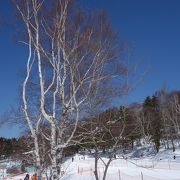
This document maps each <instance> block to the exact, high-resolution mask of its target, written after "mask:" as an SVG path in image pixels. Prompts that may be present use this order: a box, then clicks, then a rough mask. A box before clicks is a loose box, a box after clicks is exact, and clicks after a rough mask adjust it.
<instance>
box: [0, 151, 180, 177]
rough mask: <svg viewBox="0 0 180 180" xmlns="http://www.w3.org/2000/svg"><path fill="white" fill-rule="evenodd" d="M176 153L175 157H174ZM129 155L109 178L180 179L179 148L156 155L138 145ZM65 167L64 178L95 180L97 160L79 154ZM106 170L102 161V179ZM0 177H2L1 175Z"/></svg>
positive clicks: (115, 164) (113, 168)
mask: <svg viewBox="0 0 180 180" xmlns="http://www.w3.org/2000/svg"><path fill="white" fill-rule="evenodd" d="M142 153H143V157H142ZM174 155H175V156H176V159H174ZM137 156H138V158H137ZM126 157H127V160H126V159H123V158H122V157H121V156H120V155H119V156H118V155H117V159H116V160H114V161H113V162H112V163H111V165H110V167H109V169H108V174H107V180H116V179H117V180H142V179H143V180H180V150H176V152H174V153H173V152H172V150H161V151H160V152H159V153H158V154H157V155H155V156H154V152H153V149H151V148H146V149H143V148H139V149H138V148H137V149H136V151H133V152H131V153H127V154H126ZM103 160H104V161H107V158H105V157H104V158H103ZM10 164H13V163H12V162H11V163H7V164H6V165H7V166H10ZM3 165H5V163H3ZM0 167H2V166H0ZM1 170H2V169H1ZM5 170H6V169H5ZM63 170H64V176H63V177H62V180H94V179H95V178H94V174H93V171H94V159H93V157H91V156H88V155H81V154H76V155H75V156H74V161H73V162H72V158H69V159H67V160H66V162H65V163H64V164H63ZM103 171H104V165H103V163H102V162H99V164H98V174H99V175H100V179H102V175H103ZM0 173H1V171H0ZM25 175H26V174H20V175H18V176H14V177H7V178H5V180H20V179H24V177H25ZM30 175H32V174H30ZM5 176H6V174H5ZM0 179H3V178H2V176H0Z"/></svg>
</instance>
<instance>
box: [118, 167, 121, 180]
mask: <svg viewBox="0 0 180 180" xmlns="http://www.w3.org/2000/svg"><path fill="white" fill-rule="evenodd" d="M118 173H119V180H121V172H120V169H118Z"/></svg>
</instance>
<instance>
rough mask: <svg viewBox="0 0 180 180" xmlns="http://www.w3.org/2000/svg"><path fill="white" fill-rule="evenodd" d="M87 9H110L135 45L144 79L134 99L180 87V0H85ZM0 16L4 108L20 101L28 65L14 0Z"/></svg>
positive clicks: (0, 108) (0, 8)
mask: <svg viewBox="0 0 180 180" xmlns="http://www.w3.org/2000/svg"><path fill="white" fill-rule="evenodd" d="M81 4H82V5H83V6H85V7H86V8H87V9H99V8H100V9H105V10H106V11H107V13H108V15H109V17H110V19H111V20H112V23H113V26H114V28H115V29H117V30H118V31H119V32H120V35H121V37H122V38H123V39H124V40H126V41H127V42H128V43H129V44H136V48H135V49H134V56H133V58H132V59H133V61H134V63H135V64H136V63H140V66H139V70H138V72H139V76H141V73H143V72H144V71H148V74H147V75H146V76H145V78H144V80H143V81H142V82H141V83H140V84H139V85H138V87H137V88H136V89H135V90H134V91H133V92H132V93H131V95H130V97H129V101H131V102H132V101H138V102H142V101H143V99H144V98H145V97H146V96H148V95H152V94H153V93H154V92H155V91H156V90H158V89H160V88H161V87H162V86H163V85H164V84H166V86H167V87H168V88H169V89H170V90H173V89H180V1H179V0H81ZM0 17H3V18H4V19H5V21H7V22H8V25H7V26H2V27H0V84H1V86H0V113H2V112H4V111H6V110H7V109H8V107H9V106H11V105H12V106H15V105H16V104H17V100H18V89H19V87H20V84H21V78H20V72H21V71H22V70H23V68H24V67H25V60H26V53H25V48H24V46H23V45H22V44H20V43H17V42H15V41H14V40H13V33H14V31H15V29H14V28H13V26H11V25H10V24H11V21H12V18H13V9H12V5H11V2H10V0H1V1H0ZM18 132H19V130H18V129H17V128H12V129H11V128H9V127H8V128H7V127H2V128H0V136H7V137H12V136H17V135H18Z"/></svg>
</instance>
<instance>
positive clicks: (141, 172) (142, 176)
mask: <svg viewBox="0 0 180 180" xmlns="http://www.w3.org/2000/svg"><path fill="white" fill-rule="evenodd" d="M141 180H143V173H142V171H141Z"/></svg>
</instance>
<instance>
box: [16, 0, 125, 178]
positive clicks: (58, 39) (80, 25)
mask: <svg viewBox="0 0 180 180" xmlns="http://www.w3.org/2000/svg"><path fill="white" fill-rule="evenodd" d="M15 4H16V7H17V9H18V11H19V12H20V14H21V17H22V20H23V22H24V24H25V29H26V34H27V39H28V40H27V41H25V42H24V43H25V44H27V45H28V47H29V57H28V59H27V68H26V69H27V72H26V78H25V80H24V83H23V94H22V97H23V110H24V114H25V118H26V121H27V123H28V126H29V128H30V131H31V135H32V137H33V138H34V145H35V152H36V159H37V167H38V169H41V168H40V167H41V164H40V159H39V144H38V140H37V134H38V132H39V125H40V123H41V122H42V121H45V123H46V124H47V125H48V126H49V129H50V136H46V135H45V134H44V137H46V139H47V140H49V141H50V144H51V147H50V156H51V167H52V174H53V175H52V179H54V180H55V179H58V178H60V176H61V174H60V170H61V164H62V158H63V151H64V149H65V148H66V147H67V146H68V145H69V143H70V142H71V139H72V138H73V136H74V134H75V131H76V128H77V125H78V121H79V119H80V113H81V112H82V113H83V109H84V107H85V106H86V105H87V103H88V100H89V97H90V95H91V93H92V91H93V90H94V88H95V87H96V88H97V87H100V86H102V87H103V83H104V82H107V81H111V80H112V79H114V78H116V79H118V78H119V76H120V75H122V72H123V71H124V69H123V68H122V61H121V58H120V56H119V53H118V51H117V49H118V43H117V41H116V35H115V33H113V30H112V27H111V24H110V22H109V21H108V20H107V18H106V16H105V14H104V12H96V13H93V14H92V13H89V12H84V11H81V10H76V8H74V7H75V6H74V4H73V2H72V1H71V0H60V1H58V0H54V1H52V2H48V1H40V0H17V1H15ZM119 69H121V70H119ZM32 74H33V75H32ZM32 76H34V77H35V78H34V79H33V84H35V85H36V87H37V93H36V101H37V105H38V106H39V110H38V111H37V112H36V115H37V116H36V117H38V118H36V119H35V120H32V119H31V118H30V116H29V110H28V108H29V105H30V104H29V102H30V101H29V99H27V89H28V88H27V84H28V82H30V80H31V81H32V79H31V78H30V77H32ZM37 109H38V108H37ZM70 129H71V131H70Z"/></svg>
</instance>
